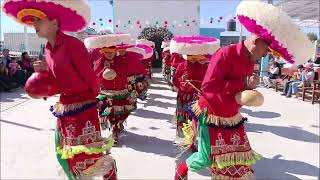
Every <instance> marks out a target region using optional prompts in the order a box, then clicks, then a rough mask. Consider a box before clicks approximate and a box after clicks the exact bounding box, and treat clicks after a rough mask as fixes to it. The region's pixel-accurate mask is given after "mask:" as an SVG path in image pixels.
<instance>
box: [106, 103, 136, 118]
mask: <svg viewBox="0 0 320 180" xmlns="http://www.w3.org/2000/svg"><path fill="white" fill-rule="evenodd" d="M136 109H137V108H136V107H135V106H133V105H124V106H112V107H107V108H106V109H105V110H104V111H103V113H102V114H101V115H102V116H109V115H110V114H111V113H112V112H113V113H114V114H116V115H120V114H126V113H131V112H133V111H135V110H136Z"/></svg>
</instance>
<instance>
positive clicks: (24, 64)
mask: <svg viewBox="0 0 320 180" xmlns="http://www.w3.org/2000/svg"><path fill="white" fill-rule="evenodd" d="M21 68H22V69H23V70H25V71H26V72H27V77H30V76H31V74H32V73H33V72H34V70H33V67H32V64H31V59H30V57H29V55H28V53H27V52H23V53H22V54H21Z"/></svg>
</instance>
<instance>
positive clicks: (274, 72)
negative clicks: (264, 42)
mask: <svg viewBox="0 0 320 180" xmlns="http://www.w3.org/2000/svg"><path fill="white" fill-rule="evenodd" d="M280 74H281V67H280V64H279V63H278V62H276V61H275V62H273V64H272V66H271V69H270V72H269V74H268V76H264V77H263V82H264V85H265V87H268V88H270V87H271V79H277V78H278V76H279V75H280Z"/></svg>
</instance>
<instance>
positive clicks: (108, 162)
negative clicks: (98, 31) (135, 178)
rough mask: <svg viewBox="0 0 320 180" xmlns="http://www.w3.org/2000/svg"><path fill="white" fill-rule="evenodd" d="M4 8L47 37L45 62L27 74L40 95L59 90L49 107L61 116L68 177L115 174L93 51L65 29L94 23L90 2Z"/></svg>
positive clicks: (31, 89)
mask: <svg viewBox="0 0 320 180" xmlns="http://www.w3.org/2000/svg"><path fill="white" fill-rule="evenodd" d="M3 10H4V12H5V13H6V14H8V15H9V16H11V17H13V18H15V20H17V21H18V22H20V23H22V24H24V25H28V26H33V27H34V28H35V30H36V33H37V35H38V36H39V37H41V38H45V39H47V41H48V42H47V44H46V49H45V51H46V62H42V61H37V62H36V63H35V64H34V69H35V71H36V73H35V74H33V75H32V76H31V77H30V78H29V79H28V82H27V84H26V91H27V93H28V94H29V95H30V96H32V97H37V98H45V97H49V96H51V95H55V94H60V98H59V102H58V103H57V104H56V105H54V106H52V107H51V111H52V113H53V114H54V115H55V116H56V117H57V118H58V120H57V129H56V152H57V158H58V160H59V163H60V164H61V166H62V167H63V169H64V172H65V173H66V174H67V176H68V178H69V179H81V178H84V179H85V178H89V177H93V176H103V178H104V179H108V180H109V179H116V167H115V161H114V160H113V159H112V158H111V156H110V155H108V154H109V151H110V149H111V147H112V139H110V138H108V139H104V138H102V136H101V132H100V124H99V119H98V114H97V109H96V99H95V97H96V95H97V92H98V84H97V81H96V76H95V74H94V71H93V67H92V63H91V60H90V57H89V54H88V52H87V50H86V48H85V46H84V45H83V43H82V42H81V41H80V40H78V39H76V38H74V37H71V36H68V35H66V34H64V33H63V31H68V32H77V31H79V30H81V29H83V28H85V27H86V25H87V23H88V22H90V9H89V6H88V5H87V3H86V2H85V1H81V0H78V1H74V2H71V1H49V0H43V1H15V0H12V1H11V0H10V1H5V2H4V4H3ZM66 17H68V18H66ZM79 59H80V61H79ZM39 89H41V90H42V92H40V91H39ZM104 152H107V154H104Z"/></svg>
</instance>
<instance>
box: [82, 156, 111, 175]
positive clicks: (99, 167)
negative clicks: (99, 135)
mask: <svg viewBox="0 0 320 180" xmlns="http://www.w3.org/2000/svg"><path fill="white" fill-rule="evenodd" d="M112 169H114V170H115V171H116V164H115V160H114V159H113V158H112V157H111V156H110V155H104V156H103V158H101V159H99V160H98V161H96V162H95V163H94V164H93V165H92V166H90V167H89V168H88V169H86V170H84V171H82V173H81V176H84V177H93V176H103V175H105V174H106V173H108V172H109V171H110V170H112Z"/></svg>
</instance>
